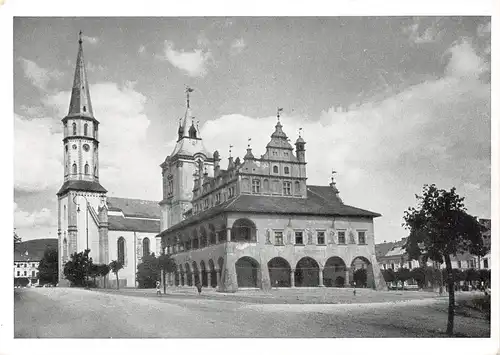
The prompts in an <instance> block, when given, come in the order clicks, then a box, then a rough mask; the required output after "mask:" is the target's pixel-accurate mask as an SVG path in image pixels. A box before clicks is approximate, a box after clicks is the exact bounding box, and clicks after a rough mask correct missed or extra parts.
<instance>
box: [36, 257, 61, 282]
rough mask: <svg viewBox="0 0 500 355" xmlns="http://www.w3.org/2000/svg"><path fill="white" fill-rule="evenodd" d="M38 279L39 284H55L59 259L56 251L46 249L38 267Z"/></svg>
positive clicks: (57, 276)
mask: <svg viewBox="0 0 500 355" xmlns="http://www.w3.org/2000/svg"><path fill="white" fill-rule="evenodd" d="M38 278H39V280H40V283H41V284H46V283H50V284H52V285H55V284H57V280H58V278H59V257H58V253H57V250H56V249H52V248H47V249H45V251H44V253H43V258H42V260H40V264H39V265H38Z"/></svg>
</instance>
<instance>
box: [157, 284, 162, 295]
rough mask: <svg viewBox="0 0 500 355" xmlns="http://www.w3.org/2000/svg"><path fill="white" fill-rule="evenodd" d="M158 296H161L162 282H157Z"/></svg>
mask: <svg viewBox="0 0 500 355" xmlns="http://www.w3.org/2000/svg"><path fill="white" fill-rule="evenodd" d="M156 295H158V296H161V290H160V281H156Z"/></svg>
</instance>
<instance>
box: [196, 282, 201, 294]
mask: <svg viewBox="0 0 500 355" xmlns="http://www.w3.org/2000/svg"><path fill="white" fill-rule="evenodd" d="M196 289H197V290H198V294H199V295H201V283H199V282H198V283H196Z"/></svg>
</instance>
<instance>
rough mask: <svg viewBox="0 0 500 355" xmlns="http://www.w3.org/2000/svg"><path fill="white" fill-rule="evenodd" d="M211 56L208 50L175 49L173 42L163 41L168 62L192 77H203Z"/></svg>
mask: <svg viewBox="0 0 500 355" xmlns="http://www.w3.org/2000/svg"><path fill="white" fill-rule="evenodd" d="M211 58H212V54H211V52H210V51H209V50H202V49H195V50H194V51H192V52H186V51H184V50H180V51H177V50H175V49H174V44H173V43H172V42H170V41H165V57H164V59H166V60H168V61H169V62H170V64H172V65H173V66H174V67H176V68H179V69H181V70H183V71H185V72H186V74H187V75H189V76H192V77H203V76H205V74H206V73H207V63H208V61H209V60H210V59H211Z"/></svg>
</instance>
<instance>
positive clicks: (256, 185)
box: [252, 180, 260, 194]
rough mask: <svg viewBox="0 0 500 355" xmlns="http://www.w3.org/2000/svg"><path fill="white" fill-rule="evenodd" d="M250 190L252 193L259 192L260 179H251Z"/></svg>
mask: <svg viewBox="0 0 500 355" xmlns="http://www.w3.org/2000/svg"><path fill="white" fill-rule="evenodd" d="M252 192H253V193H254V194H258V193H260V180H253V181H252Z"/></svg>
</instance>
